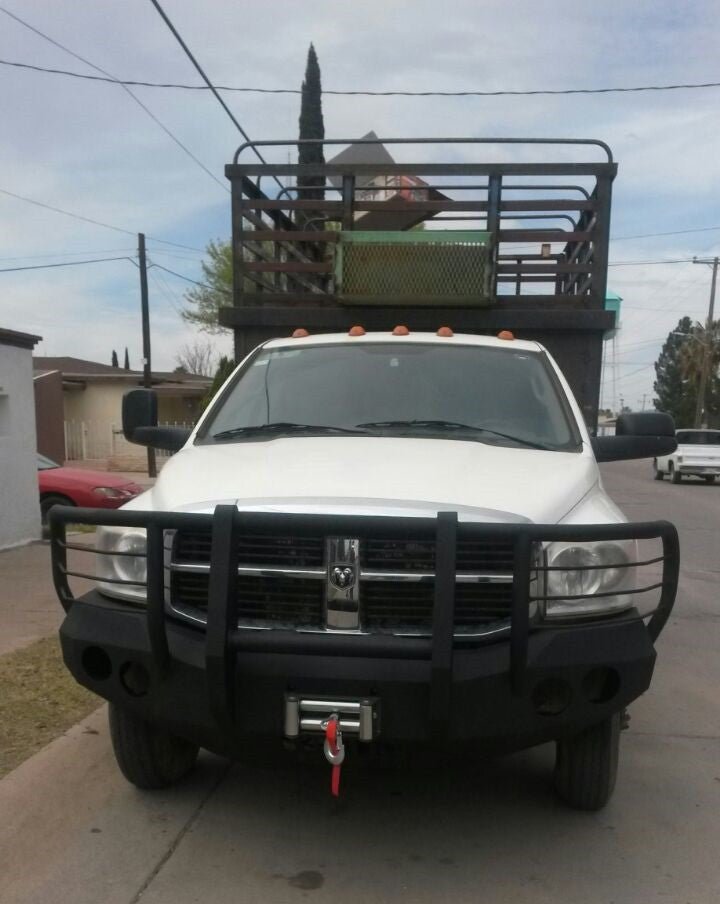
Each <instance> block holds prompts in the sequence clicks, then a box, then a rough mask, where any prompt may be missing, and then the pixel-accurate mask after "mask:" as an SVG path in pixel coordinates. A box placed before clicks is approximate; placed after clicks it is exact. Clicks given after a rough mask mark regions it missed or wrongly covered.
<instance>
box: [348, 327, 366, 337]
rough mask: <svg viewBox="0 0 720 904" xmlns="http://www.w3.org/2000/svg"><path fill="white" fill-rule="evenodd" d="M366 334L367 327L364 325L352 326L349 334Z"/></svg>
mask: <svg viewBox="0 0 720 904" xmlns="http://www.w3.org/2000/svg"><path fill="white" fill-rule="evenodd" d="M364 335H365V327H362V326H351V327H350V329H349V330H348V336H364Z"/></svg>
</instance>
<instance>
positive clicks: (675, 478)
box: [670, 462, 682, 483]
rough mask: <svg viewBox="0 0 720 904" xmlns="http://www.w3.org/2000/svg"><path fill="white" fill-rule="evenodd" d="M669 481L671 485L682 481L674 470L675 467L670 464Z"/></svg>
mask: <svg viewBox="0 0 720 904" xmlns="http://www.w3.org/2000/svg"><path fill="white" fill-rule="evenodd" d="M670 480H671V481H672V482H673V483H680V481H681V480H682V477H681V475H680V472H679V471H676V470H675V466H674V465H673V463H672V462H670Z"/></svg>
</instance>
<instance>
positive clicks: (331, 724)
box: [323, 713, 345, 797]
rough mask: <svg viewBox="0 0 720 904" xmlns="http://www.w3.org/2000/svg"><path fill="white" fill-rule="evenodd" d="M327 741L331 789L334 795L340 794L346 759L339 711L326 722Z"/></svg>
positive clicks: (326, 752) (325, 748) (324, 746)
mask: <svg viewBox="0 0 720 904" xmlns="http://www.w3.org/2000/svg"><path fill="white" fill-rule="evenodd" d="M324 728H325V743H324V744H323V751H324V753H325V759H326V760H327V761H328V763H330V765H331V767H332V772H331V775H330V791H331V793H332V795H333V797H339V796H340V767H341V766H342V764H343V760H344V759H345V745H344V744H343V739H342V731H341V730H340V720H339V717H338V714H337V713H333V714H332V715H331V716H330V718H329V719H327V721H326V722H325V723H324Z"/></svg>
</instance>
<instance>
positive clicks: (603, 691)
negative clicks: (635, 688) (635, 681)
mask: <svg viewBox="0 0 720 904" xmlns="http://www.w3.org/2000/svg"><path fill="white" fill-rule="evenodd" d="M582 689H583V694H584V695H585V697H586V698H587V699H588V700H589V701H590V702H591V703H607V702H609V701H610V700H612V698H613V697H614V696H615V695H616V694H617V692H618V691H619V690H620V675H619V674H618V673H617V672H616V671H615V669H611V668H608V667H607V666H602V667H599V668H596V669H590V671H589V672H588V673H587V675H585V677H584V678H583V683H582Z"/></svg>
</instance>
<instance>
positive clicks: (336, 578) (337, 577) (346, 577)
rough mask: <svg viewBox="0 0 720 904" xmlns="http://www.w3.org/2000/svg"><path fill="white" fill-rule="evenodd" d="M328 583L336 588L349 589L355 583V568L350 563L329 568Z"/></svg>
mask: <svg viewBox="0 0 720 904" xmlns="http://www.w3.org/2000/svg"><path fill="white" fill-rule="evenodd" d="M330 583H331V584H332V585H333V587H337V588H338V590H349V589H350V588H351V587H352V586H353V584H354V583H355V569H354V568H353V567H352V566H350V565H336V566H335V567H334V568H332V569H330Z"/></svg>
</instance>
